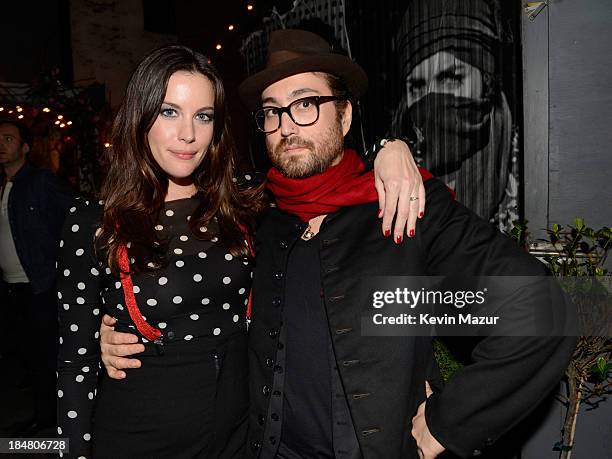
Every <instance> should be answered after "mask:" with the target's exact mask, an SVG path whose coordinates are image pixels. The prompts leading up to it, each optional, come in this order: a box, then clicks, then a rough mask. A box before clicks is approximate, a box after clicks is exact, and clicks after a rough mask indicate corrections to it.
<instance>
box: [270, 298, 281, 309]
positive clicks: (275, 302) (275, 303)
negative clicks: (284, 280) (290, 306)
mask: <svg viewBox="0 0 612 459" xmlns="http://www.w3.org/2000/svg"><path fill="white" fill-rule="evenodd" d="M281 303H282V300H281V299H280V297H278V296H275V297H274V298H273V299H272V306H275V307H277V308H278V307H279V306H280V305H281Z"/></svg>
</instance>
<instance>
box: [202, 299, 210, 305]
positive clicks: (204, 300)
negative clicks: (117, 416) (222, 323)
mask: <svg viewBox="0 0 612 459" xmlns="http://www.w3.org/2000/svg"><path fill="white" fill-rule="evenodd" d="M208 303H210V300H209V299H208V298H202V304H208Z"/></svg>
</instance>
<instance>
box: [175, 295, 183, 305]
mask: <svg viewBox="0 0 612 459" xmlns="http://www.w3.org/2000/svg"><path fill="white" fill-rule="evenodd" d="M182 301H183V298H181V297H180V296H178V295H177V296H175V297H174V298H172V302H173V303H174V304H180V303H182Z"/></svg>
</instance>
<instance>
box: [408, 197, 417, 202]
mask: <svg viewBox="0 0 612 459" xmlns="http://www.w3.org/2000/svg"><path fill="white" fill-rule="evenodd" d="M418 200H419V198H418V196H410V201H411V202H412V201H418Z"/></svg>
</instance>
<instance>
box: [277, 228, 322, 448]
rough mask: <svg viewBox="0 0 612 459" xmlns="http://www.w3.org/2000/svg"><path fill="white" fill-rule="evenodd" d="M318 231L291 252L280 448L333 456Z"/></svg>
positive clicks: (287, 283)
mask: <svg viewBox="0 0 612 459" xmlns="http://www.w3.org/2000/svg"><path fill="white" fill-rule="evenodd" d="M317 243H318V241H317V237H315V238H314V239H313V240H310V241H308V242H307V241H303V240H301V239H300V240H298V242H297V243H296V244H295V246H294V247H293V249H292V251H291V254H290V255H289V259H288V263H287V281H286V284H285V292H286V298H287V304H286V306H285V309H284V322H285V326H286V327H287V341H286V352H287V359H286V364H285V371H286V373H285V390H284V401H283V420H282V435H281V445H280V449H279V451H280V452H282V451H283V450H284V449H285V448H288V449H289V450H290V451H294V452H296V453H299V455H300V456H301V457H303V458H313V459H316V458H333V457H334V455H333V449H332V428H331V424H332V413H331V397H332V390H331V375H330V358H329V352H330V347H331V341H330V337H329V329H328V325H327V315H326V313H325V307H324V305H323V303H322V301H321V278H320V276H319V251H318V247H317Z"/></svg>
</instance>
